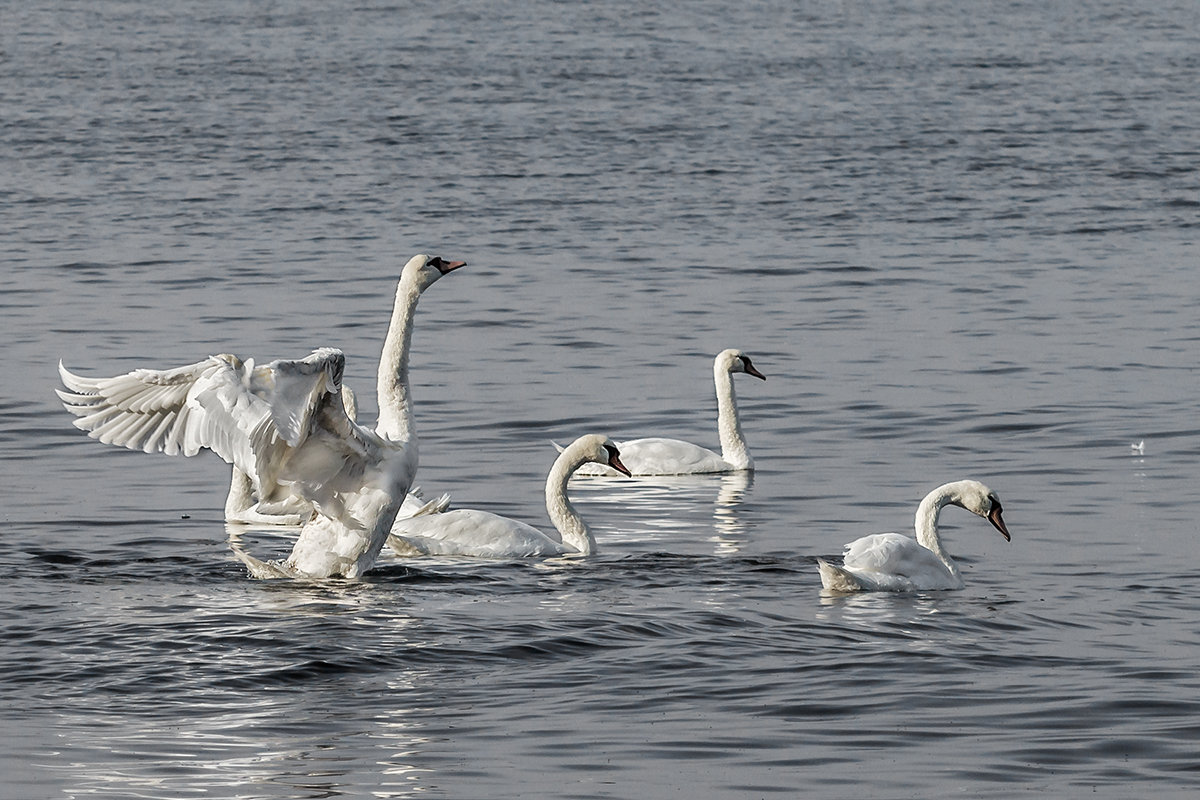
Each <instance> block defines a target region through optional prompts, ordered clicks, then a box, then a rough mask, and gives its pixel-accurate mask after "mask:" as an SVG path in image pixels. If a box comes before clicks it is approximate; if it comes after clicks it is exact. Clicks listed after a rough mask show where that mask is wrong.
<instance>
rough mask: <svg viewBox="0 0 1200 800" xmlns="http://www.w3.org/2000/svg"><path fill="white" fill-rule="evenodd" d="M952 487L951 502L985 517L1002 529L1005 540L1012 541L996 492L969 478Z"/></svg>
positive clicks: (953, 484)
mask: <svg viewBox="0 0 1200 800" xmlns="http://www.w3.org/2000/svg"><path fill="white" fill-rule="evenodd" d="M950 488H951V492H952V493H951V495H950V502H951V503H954V504H955V505H957V506H962V507H963V508H965V509H966V510H967V511H970V512H971V513H972V514H978V515H979V516H981V517H983V518H984V519H986V520H987V521H988V522H990V523H992V527H994V528H995V529H996V530H998V531H1000V535H1001V536H1003V537H1004V540H1005V541H1009V542H1011V541H1012V537H1011V536H1009V535H1008V526H1007V525H1005V524H1004V517H1002V516H1001V513H1002V512H1003V510H1004V509H1003V508H1002V507H1001V505H1000V497H999V496H998V495H997V494H996V493H995V492H993V491H992V490H991V489H989V488H988V487H986V486H984V485H983V484H982V483H980V482H979V481H969V480H968V481H958V482H957V483H952V484H950Z"/></svg>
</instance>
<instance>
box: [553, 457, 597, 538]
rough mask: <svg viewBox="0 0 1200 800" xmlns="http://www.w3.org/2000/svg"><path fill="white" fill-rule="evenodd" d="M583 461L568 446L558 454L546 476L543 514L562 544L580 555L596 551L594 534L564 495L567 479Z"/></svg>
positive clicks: (565, 493)
mask: <svg viewBox="0 0 1200 800" xmlns="http://www.w3.org/2000/svg"><path fill="white" fill-rule="evenodd" d="M584 461H586V459H584V458H581V457H580V456H579V454H578V453H577V452H575V451H574V449H573V448H571V447H568V448H567V449H566V450H564V451H562V452H561V453H559V454H558V458H557V459H555V461H554V466H553V467H551V468H550V474H549V476H547V477H546V513H547V514H548V515H549V516H550V521H551V522H552V523H554V527H555V528H556V529H557V530H558V532H559V534H560V535H561V536H562V542H563V544H565V545H567V546H568V547H571V548H573V549H574V550H575V551H576V552H578V553H579V554H580V555H584V556H590V555H592V554H593V553H595V552H596V537H595V535H594V534H593V533H592V529H591V528H589V527H588V525H587V523H586V522H584V521H583V517H581V516H580V515H579V512H578V511H577V510H576V509H575V506H574V505H573V504H572V503H571V500H570V498H568V497H567V481H569V480H570V478H571V474H572V473H573V472H575V470H577V469H579V467H580V466H582V465H583V463H584Z"/></svg>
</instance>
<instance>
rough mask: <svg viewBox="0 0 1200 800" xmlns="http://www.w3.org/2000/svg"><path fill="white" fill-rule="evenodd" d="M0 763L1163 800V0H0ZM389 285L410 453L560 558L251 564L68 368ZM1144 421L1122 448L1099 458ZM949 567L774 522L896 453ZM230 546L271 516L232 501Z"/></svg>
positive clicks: (1183, 112) (1171, 100) (263, 326)
mask: <svg viewBox="0 0 1200 800" xmlns="http://www.w3.org/2000/svg"><path fill="white" fill-rule="evenodd" d="M4 20H5V21H4V24H3V25H2V26H0V94H2V98H0V175H2V177H0V252H2V253H3V260H4V262H5V268H4V269H3V270H2V271H0V307H2V309H3V311H2V315H0V326H2V327H0V330H2V331H3V337H4V341H5V355H4V363H5V368H6V375H7V380H6V381H5V382H4V386H3V387H2V388H0V404H2V408H3V415H2V416H0V443H2V444H0V446H2V448H3V449H2V453H3V458H2V459H0V479H2V480H3V483H4V486H5V491H4V498H5V499H4V503H3V509H2V512H0V513H2V518H3V523H4V533H3V535H2V536H0V570H2V571H3V574H4V578H3V591H2V598H3V599H2V602H0V609H2V613H0V738H2V740H3V741H4V747H3V750H2V752H0V770H2V774H3V781H2V782H0V796H4V797H12V798H41V797H46V798H52V797H55V798H56V797H82V796H88V797H119V798H129V797H139V798H181V797H230V798H233V797H237V798H328V797H366V796H373V797H389V798H394V797H409V796H427V797H445V798H475V797H478V798H483V797H487V798H506V797H563V798H592V797H614V798H616V797H620V798H633V797H637V798H661V797H676V796H680V795H684V794H690V795H692V796H695V797H766V796H781V795H782V796H791V795H804V796H812V797H850V796H856V797H896V798H900V797H963V796H971V797H996V798H1009V797H1014V796H1029V795H1033V796H1044V795H1052V796H1059V797H1071V796H1084V795H1089V796H1093V795H1099V796H1110V797H1130V796H1150V795H1154V796H1159V797H1168V796H1179V797H1184V796H1187V797H1191V796H1195V792H1196V791H1197V789H1198V788H1200V677H1198V676H1197V666H1198V663H1200V623H1198V622H1197V620H1198V618H1200V600H1198V599H1197V598H1198V596H1200V564H1198V563H1197V554H1198V553H1200V544H1198V543H1197V540H1196V537H1197V525H1196V522H1195V518H1196V503H1197V499H1198V497H1200V493H1198V491H1197V476H1198V474H1200V466H1198V461H1200V458H1198V456H1200V426H1198V425H1197V414H1196V407H1197V399H1196V398H1197V391H1196V388H1197V373H1196V368H1195V354H1196V349H1197V348H1196V342H1197V339H1198V338H1200V327H1198V324H1197V311H1196V308H1197V302H1198V300H1200V298H1198V294H1200V291H1198V290H1200V277H1198V276H1197V266H1198V264H1197V241H1196V239H1197V232H1198V225H1200V173H1198V171H1197V170H1198V165H1200V141H1198V133H1200V132H1198V124H1197V120H1200V81H1197V74H1198V72H1200V6H1197V5H1196V4H1194V3H1191V2H1163V3H1159V2H1147V1H1145V0H1135V2H1102V1H1097V2H1060V1H1059V0H1049V2H1037V3H1034V2H1018V1H1015V0H1014V1H1013V2H982V3H953V2H921V1H920V0H900V1H899V2H895V3H842V2H798V3H791V2H769V1H768V2H748V3H746V2H743V3H718V2H711V1H706V0H701V1H700V2H690V3H683V2H664V3H658V4H652V5H648V4H641V3H590V4H570V3H551V2H540V1H538V2H529V3H522V4H491V3H481V2H466V1H465V0H462V1H457V2H456V1H455V0H449V1H448V2H437V3H421V2H418V3H404V4H386V3H383V4H369V3H363V4H354V3H344V2H340V1H337V0H335V2H327V3H288V4H243V3H231V2H214V3H198V4H196V3H179V2H161V3H154V4H144V3H127V2H116V0H98V1H97V2H93V3H61V4H51V3H30V4H16V3H5V4H4ZM416 252H433V253H438V254H441V255H443V256H444V257H447V258H461V259H464V260H466V261H468V262H469V267H468V268H467V269H464V270H462V271H459V272H457V273H455V274H453V275H451V276H449V277H447V278H446V279H445V280H443V281H442V282H440V283H438V284H437V285H436V286H435V287H433V288H432V289H430V291H429V292H428V293H427V294H426V296H425V297H424V299H423V300H422V303H421V307H420V310H419V312H418V320H417V330H416V336H415V342H414V349H413V354H412V361H413V367H412V375H413V381H414V386H415V388H414V392H415V398H416V403H417V415H418V424H419V427H420V431H421V434H422V466H421V472H420V475H419V483H420V484H421V485H422V486H423V487H424V488H425V490H426V491H427V493H440V492H443V491H448V492H450V493H451V494H452V496H453V501H454V503H455V504H456V505H458V506H475V507H482V508H487V509H490V510H493V511H497V512H499V513H504V514H508V515H511V516H515V517H518V518H520V519H524V520H527V521H530V522H534V523H537V524H539V525H544V524H548V523H546V520H545V514H544V510H543V507H542V497H541V491H542V482H543V479H544V475H545V473H546V471H547V470H548V468H549V465H550V462H551V461H552V458H553V450H552V448H551V447H550V445H549V443H548V442H549V440H550V439H558V440H563V439H569V438H571V437H573V436H575V435H578V434H580V433H584V432H608V433H610V434H611V435H612V436H613V437H614V438H617V439H620V438H629V437H633V436H639V435H646V434H666V435H674V436H679V437H682V438H687V439H690V440H693V441H697V442H701V443H705V444H708V445H710V446H715V444H716V431H715V401H714V399H713V390H712V378H711V364H712V357H713V355H714V354H715V353H716V352H717V351H719V350H721V349H722V348H725V347H730V346H736V347H741V348H743V349H745V350H746V352H747V353H749V354H750V355H751V356H752V357H753V358H754V360H755V363H756V365H757V366H759V367H760V368H761V369H762V370H763V371H764V372H765V373H766V374H767V375H768V377H769V379H768V381H767V382H766V383H760V382H758V381H751V380H748V379H746V378H744V377H742V378H740V379H739V380H737V389H738V392H739V400H740V405H741V409H742V416H743V425H744V428H745V430H746V434H747V438H748V440H749V442H750V447H751V451H752V452H753V454H754V456H755V459H756V461H757V465H758V469H757V471H756V473H755V474H754V475H753V477H752V479H751V478H747V477H744V476H740V477H739V476H724V477H715V476H710V477H699V478H690V479H663V480H638V481H595V480H593V481H585V480H580V481H575V482H573V484H572V493H573V496H574V497H575V499H576V501H577V503H578V505H579V506H580V507H581V509H582V510H583V512H584V514H585V515H586V517H587V518H588V519H589V521H590V522H591V523H592V524H593V526H594V527H595V528H596V530H597V533H598V539H599V546H600V553H599V554H598V555H597V556H595V557H593V558H590V559H586V560H584V561H582V562H574V563H565V564H564V563H505V562H479V561H467V560H463V561H454V560H448V561H427V562H414V561H407V562H402V561H399V560H397V559H395V558H392V557H385V558H383V559H382V560H381V562H380V565H379V568H378V569H377V570H376V571H375V572H373V573H371V574H370V575H369V576H368V577H367V578H365V579H363V580H361V581H357V582H345V581H329V582H320V583H315V584H303V583H293V582H259V581H254V580H251V579H250V578H248V577H247V575H246V572H245V570H244V569H243V568H242V567H241V565H240V564H239V563H238V562H237V561H236V560H235V559H234V558H233V556H232V555H231V553H230V550H229V546H228V542H227V532H226V529H225V526H224V525H223V523H222V515H221V507H222V502H223V498H224V491H225V489H226V487H227V480H228V472H227V468H226V467H225V466H224V464H222V463H221V462H220V461H219V460H218V459H216V458H215V457H203V456H202V457H198V458H195V459H169V458H167V457H164V456H147V455H144V454H140V453H129V452H126V451H123V450H117V449H115V448H109V447H103V446H101V445H99V444H97V443H95V442H92V441H90V440H88V439H87V438H86V437H84V436H83V434H82V433H80V432H79V431H76V430H75V429H74V428H72V427H71V425H70V420H69V417H68V416H67V414H66V413H65V412H63V411H62V410H61V408H60V407H59V406H58V405H57V403H56V401H55V397H54V395H53V388H54V387H55V385H56V383H57V376H56V372H55V365H56V363H57V360H58V359H59V358H63V359H64V360H65V361H66V363H67V364H68V365H69V366H71V367H72V368H74V369H76V370H78V371H80V372H83V373H85V374H93V375H109V374H117V373H119V372H123V371H126V370H129V369H133V368H135V367H138V366H155V367H165V366H172V365H178V364H184V363H190V362H192V361H195V360H199V359H200V358H203V357H205V356H206V355H208V354H210V353H217V352H235V353H239V354H241V355H244V356H254V357H256V358H259V359H266V358H274V357H284V356H286V357H291V356H299V355H303V354H305V353H307V352H308V350H309V349H311V348H312V347H315V346H318V345H336V346H338V347H341V348H342V349H344V350H345V351H346V353H347V356H348V360H349V364H348V372H347V375H348V378H347V379H348V382H349V383H351V384H352V385H353V386H354V387H356V388H357V389H358V390H359V397H360V401H361V403H362V406H363V416H364V417H370V416H372V415H373V414H374V400H373V395H374V390H373V386H374V367H375V363H376V360H377V358H378V353H379V348H380V344H381V340H382V337H383V334H384V331H385V328H386V323H387V316H388V313H389V309H390V305H391V297H392V292H393V289H394V284H395V280H396V277H397V275H398V272H399V268H400V266H401V265H402V264H403V263H404V261H405V260H406V259H407V258H408V257H409V256H410V255H412V254H413V253H416ZM1137 441H1144V443H1145V448H1144V452H1143V453H1140V454H1139V453H1136V452H1134V451H1133V450H1131V448H1130V443H1131V442H1137ZM961 477H975V478H978V479H981V480H983V481H985V482H987V483H988V484H989V485H990V486H991V487H992V488H993V489H994V490H996V491H997V492H998V493H999V494H1000V496H1001V498H1002V499H1003V501H1004V504H1005V510H1006V512H1005V516H1006V519H1007V520H1008V524H1009V528H1010V529H1011V531H1012V533H1013V541H1012V543H1011V544H1006V543H1005V542H1004V541H1003V540H1002V539H1001V538H1000V537H999V536H997V535H996V534H995V532H994V531H992V530H991V529H990V528H989V527H988V526H987V524H986V523H985V522H983V521H982V520H978V519H976V518H974V517H971V516H970V515H968V514H966V513H965V512H961V511H958V510H956V509H950V510H948V511H947V512H946V514H945V515H944V527H945V529H946V535H947V537H948V540H949V544H950V549H951V550H952V551H953V552H954V553H955V554H956V555H959V556H961V558H962V562H963V565H964V572H965V576H966V580H967V587H966V589H965V590H963V591H960V592H945V593H928V594H918V595H911V596H878V595H872V596H861V597H828V596H823V595H822V594H821V592H820V584H819V580H818V577H817V573H816V569H815V558H816V557H817V556H834V555H837V554H838V553H839V552H840V549H841V545H842V544H843V543H844V542H847V541H850V540H851V539H853V538H856V537H858V536H860V535H863V534H866V533H871V532H876V531H881V530H900V531H910V530H911V526H912V514H913V511H914V509H915V506H916V503H917V502H918V501H919V500H920V498H921V497H922V496H923V495H924V494H925V493H926V492H927V491H928V490H929V489H931V488H932V487H934V486H935V485H937V484H939V483H941V482H944V481H946V480H953V479H957V478H961ZM245 539H246V542H245V543H246V545H247V546H250V547H251V548H252V549H253V550H254V551H255V552H257V553H258V554H260V555H272V554H276V553H282V552H285V551H286V549H287V546H288V541H287V539H286V537H284V536H282V535H279V534H269V533H262V532H253V533H248V534H246V537H245Z"/></svg>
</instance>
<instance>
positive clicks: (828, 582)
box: [817, 480, 1011, 592]
mask: <svg viewBox="0 0 1200 800" xmlns="http://www.w3.org/2000/svg"><path fill="white" fill-rule="evenodd" d="M948 505H954V506H959V507H960V508H965V509H966V510H967V511H970V512H971V513H972V514H976V515H978V516H981V517H983V518H985V519H986V520H987V521H988V522H990V523H992V526H993V527H995V528H996V530H998V531H1000V534H1001V535H1002V536H1003V537H1004V539H1005V541H1011V537H1010V536H1009V534H1008V527H1007V526H1006V525H1005V524H1004V518H1003V517H1002V516H1001V512H1002V508H1001V506H1000V498H999V497H998V496H997V495H996V493H995V492H993V491H992V490H991V489H989V488H988V487H986V486H984V485H983V484H982V483H980V482H979V481H972V480H963V481H954V482H953V483H947V484H943V485H942V486H939V487H938V488H936V489H934V490H933V491H932V492H930V493H929V494H927V495H926V496H925V499H924V500H922V501H921V503H920V505H918V506H917V515H916V533H917V538H916V539H915V540H914V539H911V538H909V537H907V536H902V535H901V534H899V533H877V534H874V535H872V536H864V537H862V538H861V539H856V540H855V541H853V542H850V543H849V544H848V545H846V551H845V557H844V558H843V559H842V561H843V563H842V565H841V566H838V565H835V564H830V563H829V562H828V561H824V560H822V559H817V568H818V569H819V570H820V573H821V585H822V586H823V587H824V588H825V589H827V590H829V591H835V592H919V591H932V590H936V589H961V588H963V579H962V573H961V572H960V571H959V569H958V564H956V563H954V559H953V558H951V557H950V554H949V553H948V552H946V548H945V547H944V546H943V545H942V539H941V536H940V535H939V534H938V519H939V518H940V517H941V513H942V509H943V508H945V507H946V506H948Z"/></svg>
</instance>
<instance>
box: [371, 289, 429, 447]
mask: <svg viewBox="0 0 1200 800" xmlns="http://www.w3.org/2000/svg"><path fill="white" fill-rule="evenodd" d="M420 298H421V290H420V288H419V287H418V286H417V285H416V284H415V283H414V282H412V281H410V280H408V279H407V276H405V277H402V278H401V279H400V283H399V285H398V286H397V287H396V303H395V305H394V306H393V308H392V320H391V324H390V325H389V326H388V332H387V338H386V339H384V342H383V353H382V354H381V355H380V357H379V377H378V383H377V386H376V389H377V393H378V396H379V422H378V424H377V425H376V427H375V432H376V433H378V434H379V435H380V436H382V437H384V438H385V439H391V440H392V441H398V442H410V443H411V444H413V445H414V451H415V444H416V426H415V424H414V422H413V413H412V397H411V392H410V390H409V385H408V350H409V345H410V344H411V343H412V333H413V316H414V312H415V311H416V308H417V301H418V300H419V299H420Z"/></svg>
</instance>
